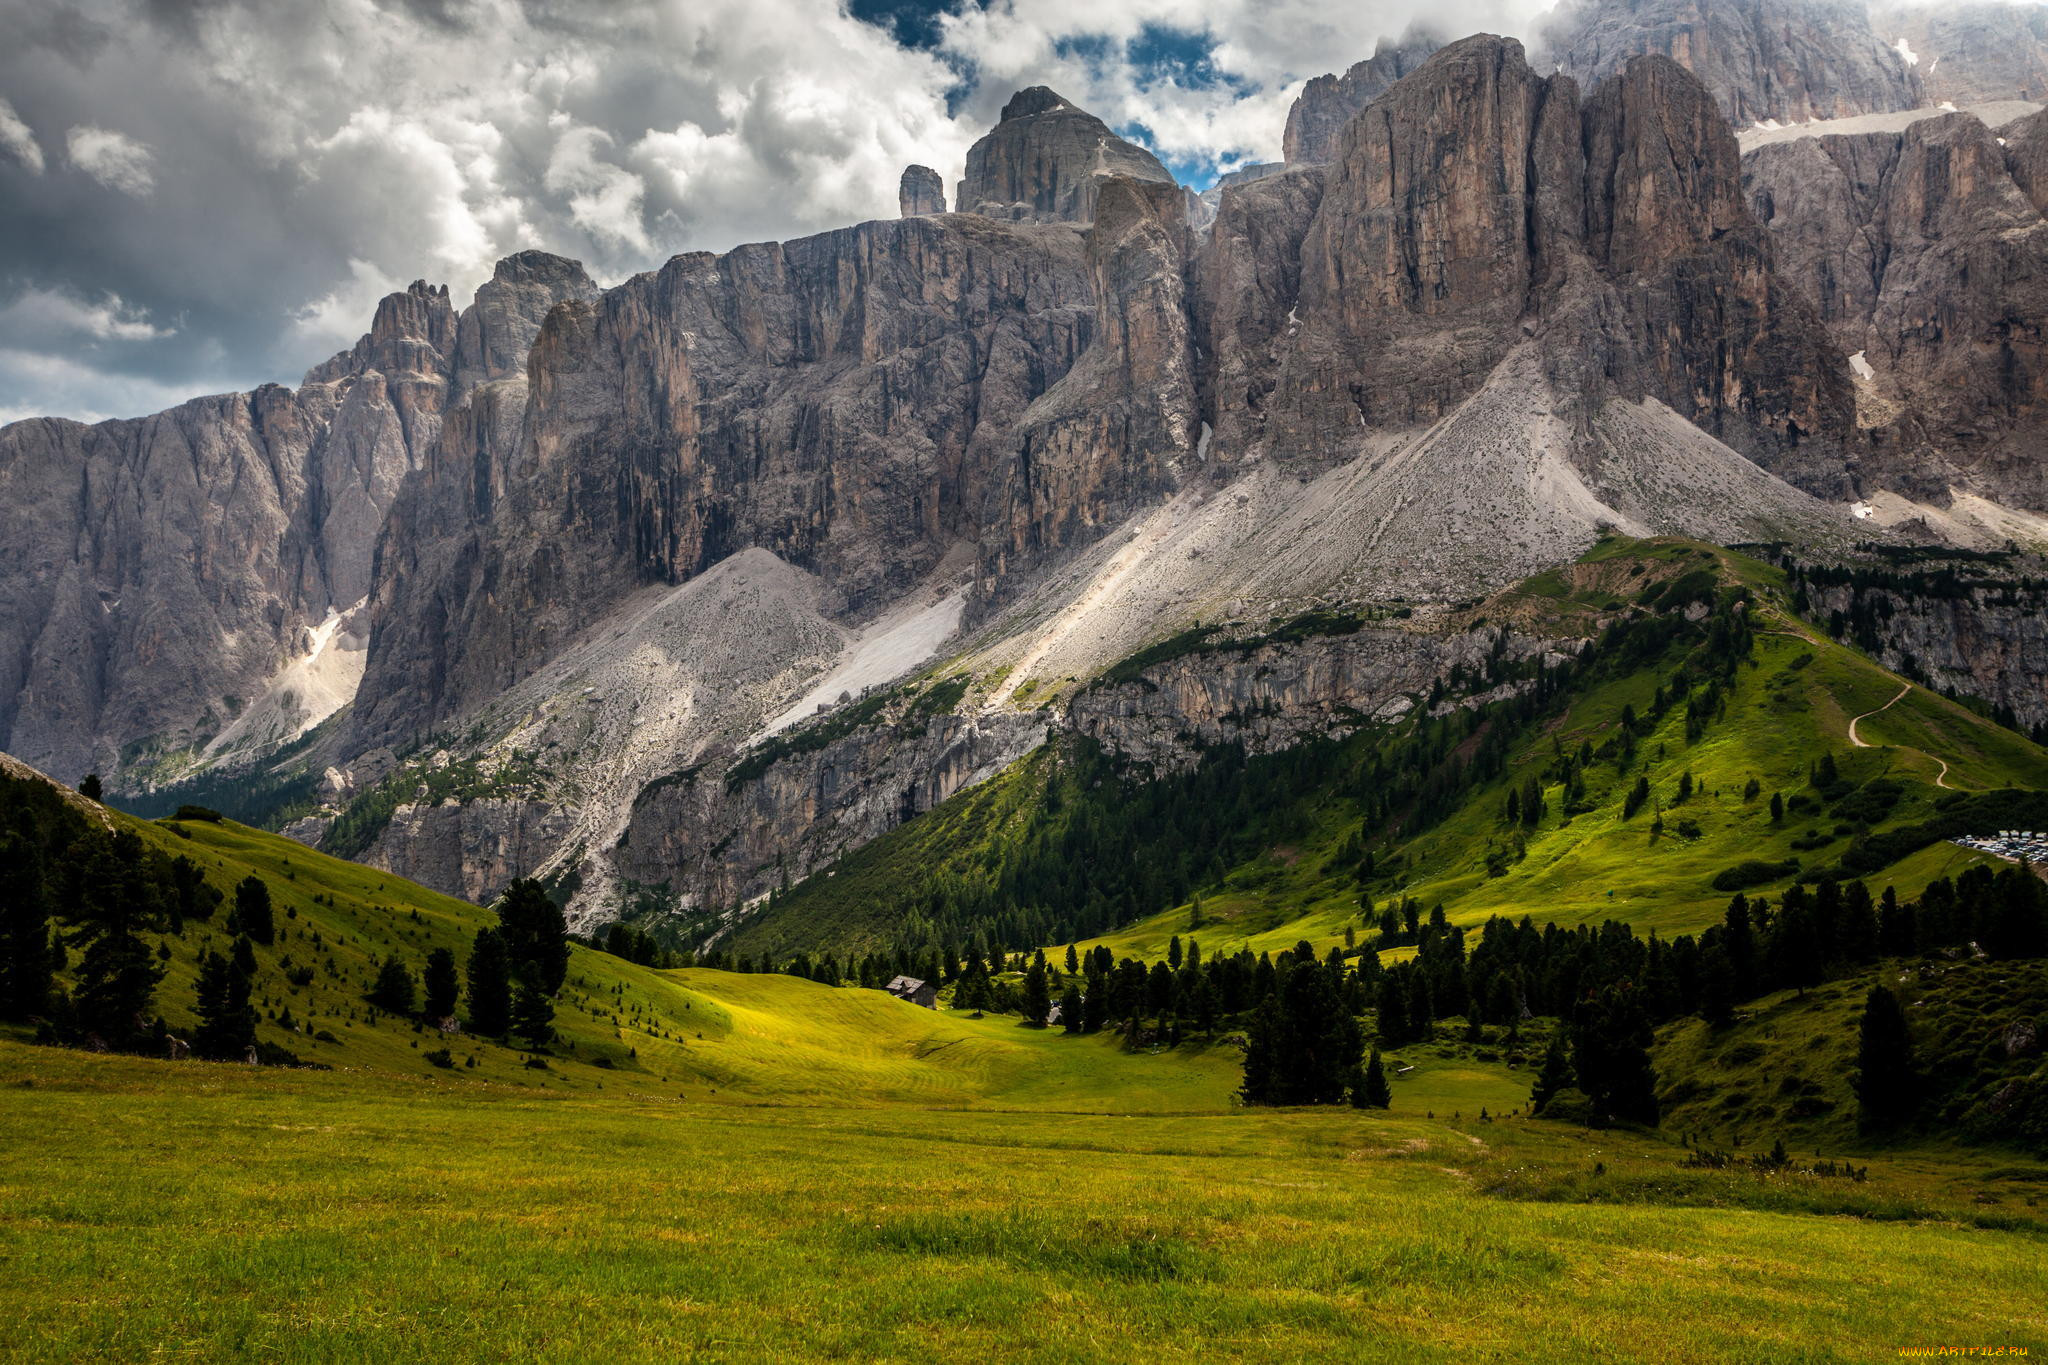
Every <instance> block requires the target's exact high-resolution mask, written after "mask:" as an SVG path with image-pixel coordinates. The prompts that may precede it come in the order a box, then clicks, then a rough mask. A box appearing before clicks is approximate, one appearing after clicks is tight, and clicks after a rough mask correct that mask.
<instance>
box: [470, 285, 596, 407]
mask: <svg viewBox="0 0 2048 1365" xmlns="http://www.w3.org/2000/svg"><path fill="white" fill-rule="evenodd" d="M596 293H597V286H596V285H595V284H593V283H591V280H590V276H589V275H588V274H586V273H585V272H584V269H583V266H582V263H581V262H578V261H572V260H569V259H568V258H567V257H563V256H552V255H549V254H548V253H547V252H545V251H522V252H520V253H519V254H518V255H516V256H507V257H506V258H505V259H504V260H502V261H499V262H498V265H497V269H496V270H495V271H494V272H493V273H492V275H491V278H490V279H489V280H487V281H485V282H484V283H483V284H482V285H480V286H478V288H477V291H476V301H475V302H474V303H473V304H471V306H470V307H469V308H467V309H465V310H464V311H463V314H462V317H461V318H460V320H459V321H458V322H457V324H456V343H455V374H454V380H455V393H454V397H455V399H456V400H457V401H460V400H461V399H463V398H466V397H468V396H469V395H470V394H471V393H473V392H474V391H475V390H476V388H477V386H478V385H479V384H487V383H489V382H491V381H492V380H495V379H511V378H523V377H524V376H525V374H526V353H527V352H528V351H529V350H531V349H532V348H533V339H534V338H535V337H536V336H538V335H540V325H541V323H542V321H543V320H545V319H546V317H547V315H548V313H549V311H550V310H551V309H553V308H554V306H555V305H556V304H558V303H562V302H564V301H566V300H569V299H587V298H591V297H594V296H595V295H596Z"/></svg>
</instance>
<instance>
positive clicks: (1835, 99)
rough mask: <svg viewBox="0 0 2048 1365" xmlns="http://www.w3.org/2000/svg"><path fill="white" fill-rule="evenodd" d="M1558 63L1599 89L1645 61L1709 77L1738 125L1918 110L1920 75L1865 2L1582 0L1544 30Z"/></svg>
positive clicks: (1702, 79)
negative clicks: (1879, 28) (1658, 59)
mask: <svg viewBox="0 0 2048 1365" xmlns="http://www.w3.org/2000/svg"><path fill="white" fill-rule="evenodd" d="M1544 47H1545V49H1546V51H1547V52H1548V54H1549V59H1550V60H1552V61H1554V62H1555V63H1556V64H1557V67H1558V69H1559V70H1560V71H1562V72H1563V73H1564V74H1565V75H1568V76H1571V77H1573V78H1574V79H1576V80H1578V81H1579V82H1580V83H1581V84H1582V85H1584V86H1586V87H1588V88H1590V87H1591V86H1592V85H1593V84H1594V83H1596V82H1598V81H1601V80H1604V79H1605V78H1607V77H1608V76H1611V75H1614V74H1616V73H1618V72H1620V71H1621V70H1622V69H1623V68H1625V67H1626V66H1627V65H1628V63H1629V62H1630V60H1632V59H1633V58H1636V57H1641V56H1648V55H1653V54H1654V55H1657V56H1662V57H1668V58H1670V59H1671V60H1672V61H1674V62H1677V63H1678V64H1679V65H1680V66H1683V67H1685V68H1686V69H1687V70H1688V71H1690V72H1692V74H1693V75H1694V76H1696V77H1698V78H1699V80H1700V82H1701V84H1703V85H1705V86H1706V87H1707V89H1708V91H1709V92H1710V93H1711V94H1712V95H1713V97H1714V100H1715V102H1716V103H1717V104H1719V105H1720V107H1721V111H1722V112H1723V113H1724V114H1725V115H1727V117H1728V118H1729V119H1730V120H1731V121H1732V122H1734V123H1735V124H1736V125H1737V126H1739V127H1740V126H1747V125H1749V124H1752V123H1761V122H1763V121H1765V120H1767V119H1768V120H1775V121H1777V122H1779V123H1806V122H1809V121H1811V120H1813V119H1834V118H1850V117H1854V116H1855V115H1858V114H1879V113H1886V112H1889V111H1891V110H1895V109H1911V108H1913V107H1914V106H1915V105H1917V104H1919V103H1920V102H1921V99H1922V93H1921V89H1920V80H1919V76H1918V74H1917V73H1916V71H1915V69H1914V68H1913V67H1912V66H1911V65H1909V64H1908V63H1907V62H1906V60H1905V59H1904V58H1903V57H1902V56H1900V55H1899V54H1898V53H1897V52H1896V51H1894V50H1893V49H1892V48H1891V47H1889V46H1888V45H1887V44H1886V42H1885V41H1884V40H1882V39H1880V38H1879V37H1878V35H1877V33H1876V32H1875V31H1874V30H1873V28H1872V26H1871V22H1870V15H1869V12H1868V11H1867V10H1866V9H1865V8H1864V5H1863V3H1862V0H1576V2H1575V3H1568V4H1566V5H1564V6H1561V7H1560V8H1559V9H1558V10H1557V11H1556V12H1555V14H1554V15H1553V16H1552V17H1551V19H1550V20H1549V22H1548V24H1547V25H1546V27H1545V31H1544Z"/></svg>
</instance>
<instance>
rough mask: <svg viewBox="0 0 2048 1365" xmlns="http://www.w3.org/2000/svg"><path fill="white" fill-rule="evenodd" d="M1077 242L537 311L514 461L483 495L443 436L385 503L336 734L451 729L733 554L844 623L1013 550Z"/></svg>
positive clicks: (965, 221)
mask: <svg viewBox="0 0 2048 1365" xmlns="http://www.w3.org/2000/svg"><path fill="white" fill-rule="evenodd" d="M1085 246H1086V243H1085V239H1084V237H1083V235H1082V234H1080V233H1078V232H1077V231H1075V229H1073V228H1072V227H1070V226H1068V225H1065V224H1046V225H1034V224H1010V223H998V222H994V221H991V220H989V219H986V218H982V217H978V216H974V215H966V214H949V215H946V216H944V217H918V218H906V219H893V220H888V221H883V222H873V223H864V224H862V225H860V226H859V227H854V228H847V229H844V230H841V231H837V232H830V233H825V234H822V235H820V236H817V237H811V238H806V239H803V240H801V241H795V242H789V243H766V244H759V245H753V246H744V247H740V248H738V249H736V250H734V251H731V252H728V253H726V254H725V255H723V256H713V255H711V254H709V253H696V254H693V255H686V256H678V257H676V258H675V259H673V260H672V261H670V262H669V263H668V264H667V265H666V266H665V267H663V268H662V269H661V270H659V271H655V272H652V273H650V274H646V275H641V276H637V277H635V278H633V279H631V280H629V281H627V282H626V283H625V284H623V285H621V286H619V287H618V288H616V289H613V290H611V291H609V292H607V293H606V294H604V295H603V296H602V297H601V298H599V299H596V300H592V301H586V302H571V303H568V304H565V305H564V306H562V307H559V308H557V309H556V310H555V311H554V312H553V313H552V314H551V315H550V316H549V318H548V322H547V324H546V326H545V327H544V328H543V329H542V332H541V334H540V336H539V338H538V339H537V340H536V342H535V345H534V349H533V353H532V356H531V358H530V362H529V374H530V389H529V390H528V392H527V393H526V394H525V402H524V410H523V413H522V414H521V415H520V417H519V419H518V426H517V432H518V435H517V442H518V444H517V448H516V452H515V453H513V454H511V455H508V456H506V457H505V458H506V459H508V460H510V461H512V462H513V463H515V464H516V469H515V470H513V471H512V472H510V473H508V474H505V475H504V476H503V481H502V486H497V485H495V484H494V486H493V487H491V488H490V489H486V488H485V487H483V485H482V481H481V480H480V479H479V478H478V476H477V472H476V471H477V470H478V468H479V467H480V462H479V460H478V459H475V458H472V457H471V456H470V455H469V453H468V449H467V438H468V437H469V435H470V433H468V432H467V431H463V432H458V433H457V435H459V436H462V437H464V438H465V439H464V441H463V442H458V441H456V440H455V439H452V438H451V440H450V441H448V442H444V443H443V447H442V448H441V449H440V450H439V451H437V452H436V456H435V460H434V462H433V464H432V465H431V466H430V467H429V468H428V469H427V470H425V471H423V473H422V477H421V478H419V479H418V480H415V481H414V483H413V484H412V485H409V486H408V488H407V491H406V496H405V497H404V498H403V499H401V502H400V505H399V506H397V507H395V508H394V510H393V513H392V516H391V518H390V521H389V524H388V525H387V527H386V530H385V534H384V537H383V541H382V544H381V546H380V549H379V559H378V562H379V566H380V578H379V582H378V586H377V589H376V596H375V598H374V603H373V605H374V610H375V618H376V624H375V626H374V628H373V631H372V635H371V640H370V662H369V667H368V672H367V674H366V677H365V681H364V684H363V693H362V698H361V700H360V701H359V703H358V705H357V707H356V709H355V713H354V720H355V734H356V737H357V738H356V742H357V743H358V744H360V745H362V746H364V747H368V746H370V745H374V744H376V743H385V742H392V741H400V740H403V739H404V738H406V737H409V736H416V735H419V734H422V733H425V732H426V731H427V730H429V729H431V728H433V727H435V726H437V725H439V724H441V723H443V722H446V721H450V720H453V719H454V718H456V717H459V716H461V715H462V714H464V713H465V712H466V711H467V710H468V709H469V708H471V707H473V706H476V705H479V704H481V703H482V702H483V701H485V700H488V699H489V698H491V697H493V696H496V695H497V694H499V693H500V692H502V691H504V689H506V688H507V687H509V686H511V685H512V684H514V683H515V682H517V681H518V680H519V679H520V678H523V677H525V676H527V675H528V674H530V673H531V672H532V671H533V670H534V669H535V668H537V667H538V666H539V665H540V663H541V662H542V661H544V660H545V659H547V658H548V657H549V656H550V655H552V654H553V653H554V652H555V651H557V650H559V649H560V648H562V647H563V646H564V645H566V644H567V643H568V642H569V641H570V640H571V639H573V638H574V637H575V635H576V634H577V632H579V631H580V630H581V629H582V628H583V626H584V625H585V624H586V623H588V622H590V621H592V620H595V619H599V618H602V617H603V616H604V615H605V614H606V613H607V612H608V611H609V610H611V609H612V608H613V607H614V606H616V605H617V604H618V603H620V602H621V601H623V600H624V599H625V597H626V596H627V595H628V594H630V593H632V592H634V591H635V590H637V589H639V588H641V587H643V586H646V585H649V584H670V585H673V584H677V583H681V582H683V581H685V580H687V579H689V578H691V577H693V576H694V575H696V574H698V573H700V572H701V571H703V570H704V569H706V568H708V567H710V566H711V565H713V564H716V563H718V562H719V561H721V560H723V559H725V558H727V557H728V556H730V555H732V554H733V553H735V552H736V551H738V550H741V549H744V548H746V547H749V546H754V547H759V548H762V549H765V550H768V551H770V552H772V553H774V554H776V555H778V556H780V557H781V558H782V559H784V560H786V561H788V562H790V563H793V564H796V565H798V566H800V567H802V568H804V569H807V570H810V571H812V572H815V573H818V574H821V575H823V576H824V577H826V578H827V579H828V580H829V581H830V582H831V583H832V584H833V586H834V588H835V589H836V590H837V592H838V593H840V594H841V599H840V600H841V601H842V602H843V603H844V605H845V609H846V610H850V611H853V612H859V611H861V610H863V609H865V608H867V607H871V606H876V605H879V604H880V603H882V602H885V601H887V600H890V599H891V598H893V597H894V596H896V595H899V594H900V593H901V592H903V591H904V590H906V589H907V588H908V587H909V586H910V585H912V584H914V583H916V582H918V581H919V580H920V579H921V578H922V577H923V576H924V575H925V574H927V573H928V572H929V571H930V570H931V569H932V567H933V566H934V565H935V564H937V563H938V562H939V560H940V559H941V558H943V557H944V556H945V555H946V554H947V553H948V552H949V551H950V550H951V549H952V547H953V546H954V545H955V544H956V543H958V542H959V541H962V540H965V541H968V542H975V541H979V540H982V539H984V538H985V537H987V536H988V535H989V534H990V533H991V532H992V531H999V532H1000V533H1002V534H1007V533H1008V532H1009V531H1010V530H1011V529H1012V528H1015V527H1017V526H1018V524H1019V523H1018V520H1017V518H1016V517H1015V516H1014V515H1013V509H1012V499H1013V498H1016V497H1024V496H1026V493H1027V490H1025V489H1023V488H1020V487H1018V486H1016V484H1015V481H1013V480H1011V479H1009V478H1007V476H1006V471H1008V470H1009V468H1010V466H1011V464H1012V462H1013V459H1014V456H1015V451H1016V444H1015V442H1016V431H1017V426H1018V423H1019V422H1020V421H1021V419H1022V417H1023V415H1024V412H1025V410H1026V409H1027V408H1028V407H1029V406H1030V405H1031V404H1032V402H1033V401H1034V400H1036V399H1037V398H1038V397H1039V396H1040V395H1041V394H1043V393H1044V392H1045V391H1046V390H1047V389H1049V388H1050V387H1051V386H1052V385H1053V384H1054V383H1055V382H1057V381H1058V380H1059V379H1060V378H1061V376H1063V375H1064V374H1065V373H1066V372H1067V370H1068V369H1069V368H1070V367H1071V366H1072V365H1073V363H1074V360H1075V359H1076V357H1078V356H1079V355H1080V354H1081V353H1082V351H1083V350H1085V349H1086V347H1087V344H1088V341H1089V338H1090V336H1091V335H1092V333H1093V331H1094V327H1095V319H1096V315H1097V308H1096V301H1095V298H1094V291H1093V289H1092V287H1091V267H1090V264H1089V261H1088V259H1087V256H1086V251H1085ZM481 418H482V415H480V418H479V421H478V423H477V425H478V428H479V430H478V432H477V433H476V435H477V438H478V440H479V442H480V444H481V445H482V446H484V447H487V448H489V449H493V450H496V449H498V447H497V445H496V443H495V441H494V440H492V439H489V438H488V430H487V428H488V426H489V423H488V422H485V421H483V420H482V419H481ZM507 418H508V421H509V414H507ZM497 477H498V475H496V474H494V475H493V478H494V479H495V478H497ZM475 507H481V508H485V509H486V512H485V514H482V515H471V514H469V513H468V512H467V511H466V510H465V509H468V508H475ZM1047 515H1048V516H1050V515H1052V513H1051V512H1050V511H1048V512H1047ZM1026 520H1028V517H1027V518H1026Z"/></svg>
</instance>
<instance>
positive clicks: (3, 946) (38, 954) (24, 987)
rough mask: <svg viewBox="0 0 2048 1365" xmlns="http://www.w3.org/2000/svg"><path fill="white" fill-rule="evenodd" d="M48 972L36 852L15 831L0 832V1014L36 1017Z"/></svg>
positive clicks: (44, 999)
mask: <svg viewBox="0 0 2048 1365" xmlns="http://www.w3.org/2000/svg"><path fill="white" fill-rule="evenodd" d="M51 974H52V967H51V962H50V905H49V899H48V896H47V894H46V892H45V889H44V886H43V857H42V852H41V850H39V849H38V848H37V847H36V846H35V845H34V844H33V843H31V842H29V840H27V839H25V838H23V837H21V836H20V835H16V834H5V835H0V1018H4V1019H30V1018H34V1017H36V1016H38V1015H40V1014H41V1013H42V1012H43V1010H44V1009H45V1008H46V1007H47V1006H48V1005H49V1002H50V984H51V983H50V978H51Z"/></svg>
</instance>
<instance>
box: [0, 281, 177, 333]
mask: <svg viewBox="0 0 2048 1365" xmlns="http://www.w3.org/2000/svg"><path fill="white" fill-rule="evenodd" d="M177 330H178V329H177V328H175V327H158V326H157V325H156V324H155V323H153V322H151V321H150V320H149V314H148V313H146V312H144V311H143V310H141V309H139V308H136V307H134V306H133V305H131V304H128V303H125V302H123V301H122V299H121V296H120V295H118V294H105V295H102V296H101V297H100V299H99V300H98V301H97V302H94V301H91V300H87V299H82V298H80V297H78V296H77V295H75V294H71V293H69V292H67V291H65V290H62V289H37V288H30V289H26V290H24V291H22V293H21V295H20V296H19V297H17V298H16V299H15V300H14V302H12V303H10V304H8V305H7V307H6V308H4V309H0V332H4V333H5V334H6V335H8V336H10V337H14V338H21V337H24V336H37V335H41V336H78V337H89V338H92V339H93V340H95V341H160V340H162V339H163V338H165V337H169V336H173V335H175V334H176V332H177Z"/></svg>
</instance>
